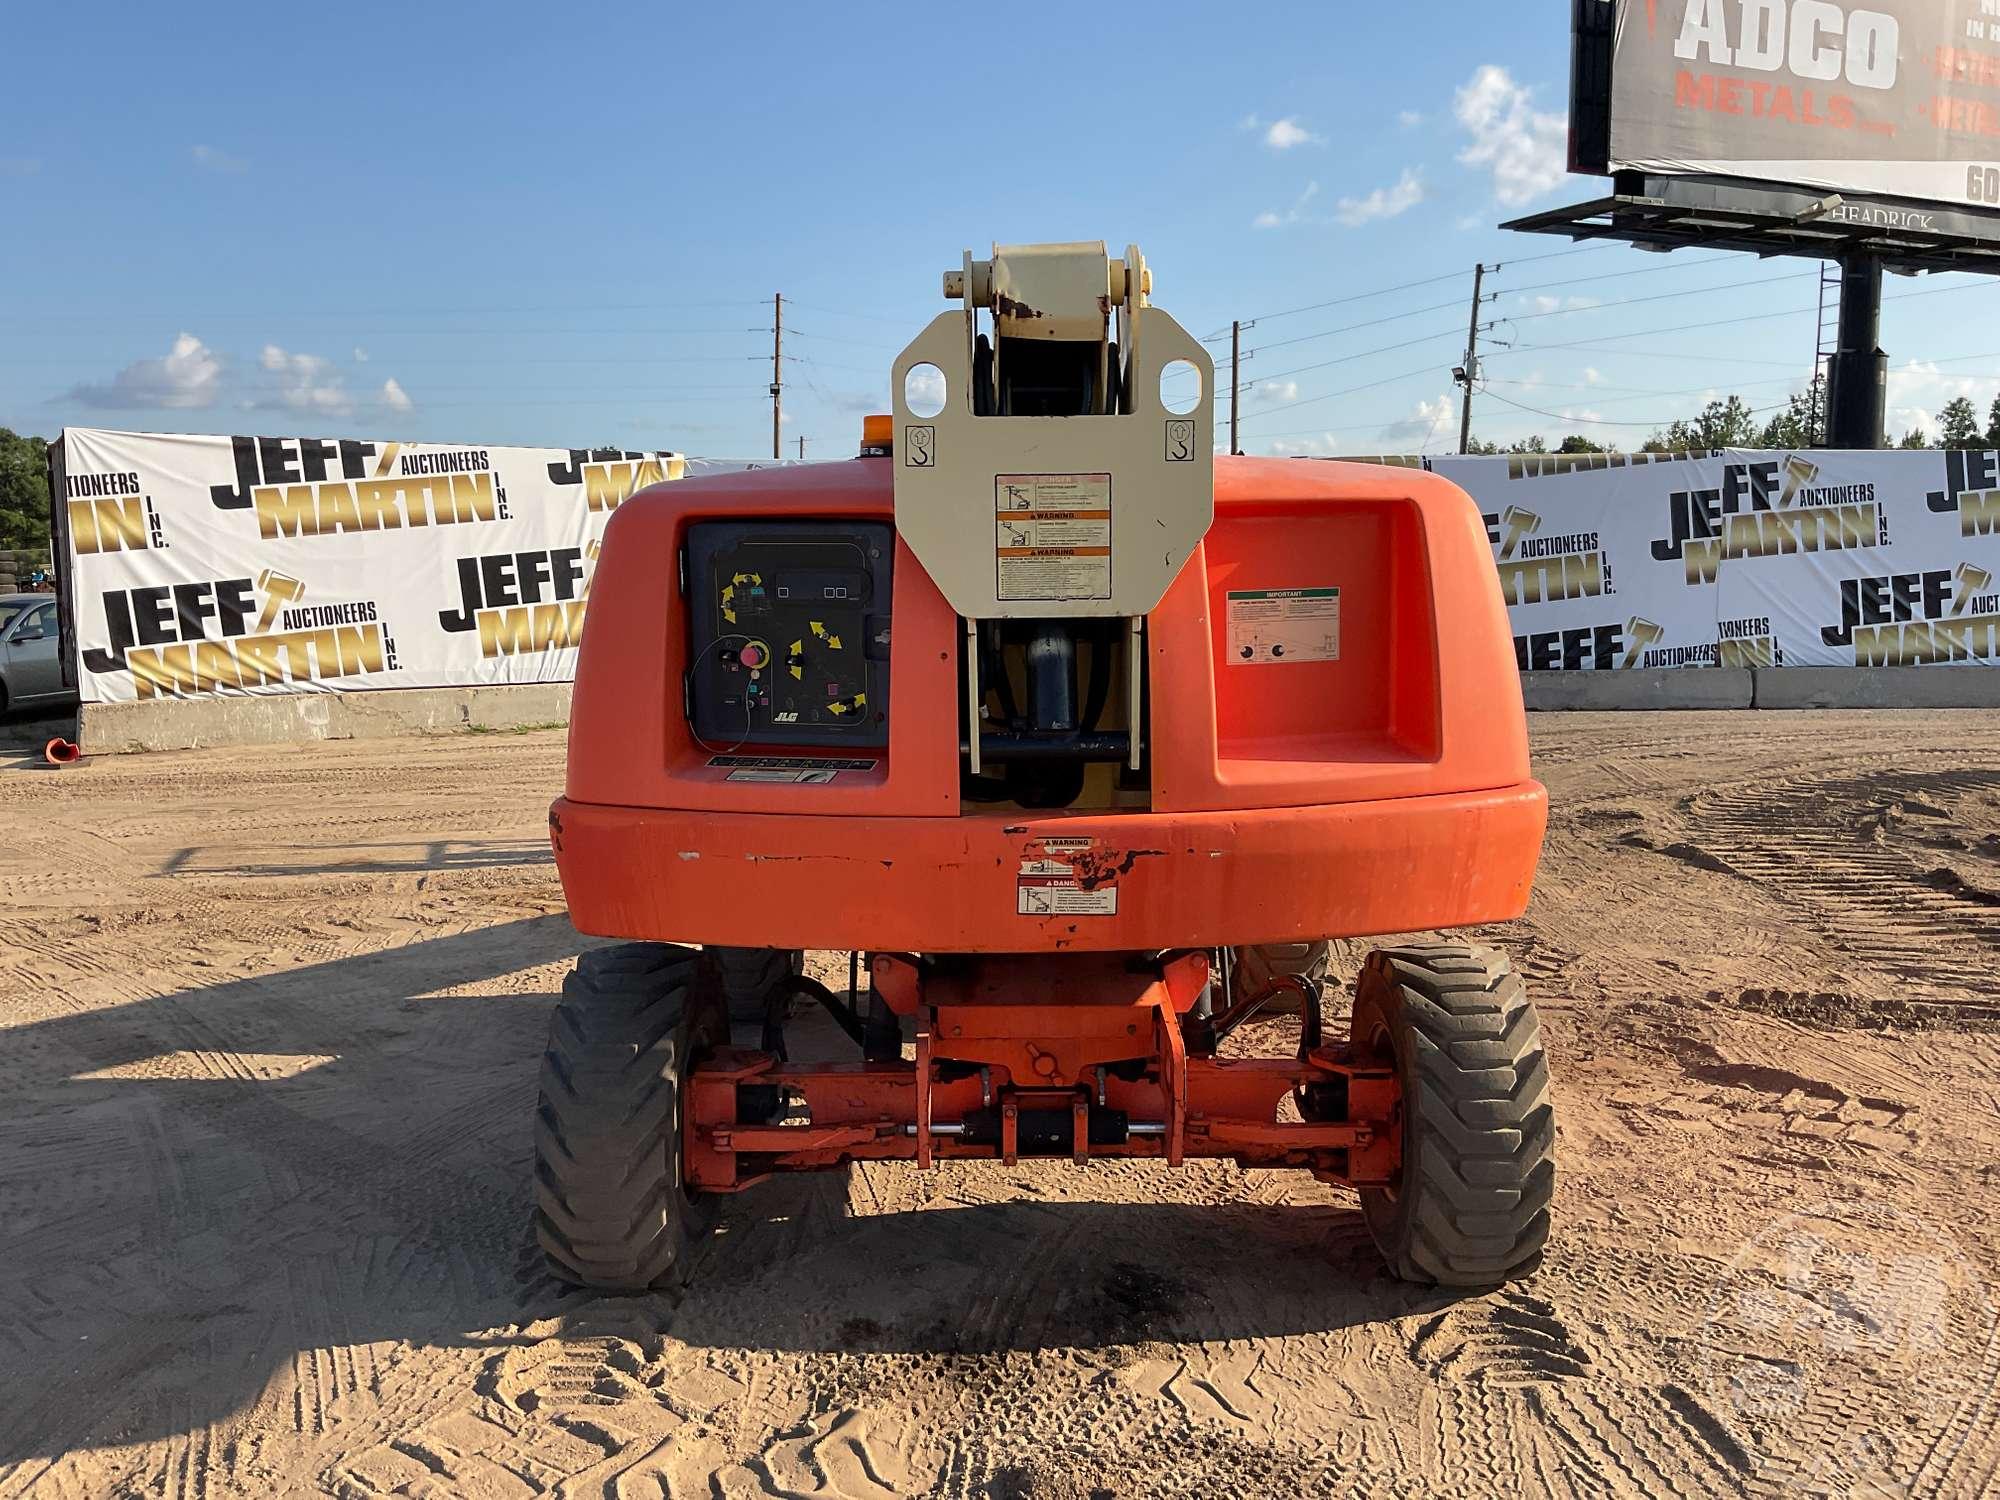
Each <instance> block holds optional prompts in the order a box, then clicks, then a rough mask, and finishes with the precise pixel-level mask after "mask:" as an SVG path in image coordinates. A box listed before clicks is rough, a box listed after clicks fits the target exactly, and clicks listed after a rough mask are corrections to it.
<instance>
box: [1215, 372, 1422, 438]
mask: <svg viewBox="0 0 2000 1500" xmlns="http://www.w3.org/2000/svg"><path fill="white" fill-rule="evenodd" d="M1430 373H1432V367H1431V366H1429V365H1424V366H1423V367H1421V368H1419V369H1415V370H1406V371H1404V372H1403V373H1402V374H1401V375H1391V376H1389V377H1388V378H1387V379H1385V380H1373V381H1370V382H1369V383H1368V384H1367V385H1355V386H1349V387H1348V388H1347V389H1346V390H1344V391H1328V392H1327V393H1326V394H1325V395H1324V396H1312V397H1309V398H1307V399H1306V400H1304V401H1289V402H1287V403H1286V404H1285V405H1283V406H1271V407H1266V408H1265V409H1264V410H1263V411H1260V412H1252V413H1251V414H1250V415H1249V416H1248V417H1246V418H1244V420H1245V421H1246V422H1254V421H1256V420H1257V419H1258V418H1259V417H1273V416H1276V415H1277V414H1278V413H1279V412H1281V411H1290V410H1291V409H1292V408H1293V407H1295V406H1311V405H1313V404H1314V403H1315V402H1318V401H1332V400H1335V399H1337V398H1339V397H1341V396H1358V395H1360V394H1361V393H1362V392H1363V391H1375V390H1380V389H1381V388H1382V387H1383V386H1385V385H1394V384H1396V383H1397V382H1398V381H1401V380H1413V379H1415V378H1416V377H1417V376H1419V375H1428V374H1430ZM1383 425H1386V424H1383ZM1306 430H1308V431H1311V430H1316V429H1306ZM1327 430H1329V431H1331V430H1333V429H1327ZM1260 435H1261V436H1264V437H1272V436H1276V435H1277V434H1273V433H1263V434H1260Z"/></svg>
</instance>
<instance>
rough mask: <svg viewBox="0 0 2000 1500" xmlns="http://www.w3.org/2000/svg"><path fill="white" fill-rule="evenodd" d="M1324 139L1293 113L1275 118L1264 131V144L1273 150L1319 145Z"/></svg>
mask: <svg viewBox="0 0 2000 1500" xmlns="http://www.w3.org/2000/svg"><path fill="white" fill-rule="evenodd" d="M1323 141H1324V138H1323V137H1321V136H1317V135H1314V134H1313V133H1312V132H1311V131H1310V130H1308V129H1306V128H1305V126H1303V125H1301V124H1300V123H1299V122H1298V119H1297V118H1296V117H1295V116H1292V115H1287V116H1286V117H1285V118H1284V119H1282V120H1273V121H1272V122H1271V127H1270V129H1268V130H1266V131H1265V132H1264V144H1265V145H1267V146H1269V147H1270V148H1271V149H1272V150H1273V151H1289V150H1291V149H1292V148H1293V147H1294V146H1318V145H1321V144H1323Z"/></svg>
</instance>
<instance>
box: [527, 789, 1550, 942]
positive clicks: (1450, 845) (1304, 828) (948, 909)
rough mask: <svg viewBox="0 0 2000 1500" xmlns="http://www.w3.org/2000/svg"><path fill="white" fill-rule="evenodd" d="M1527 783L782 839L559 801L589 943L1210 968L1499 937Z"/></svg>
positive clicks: (1527, 819) (779, 821)
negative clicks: (1358, 941)
mask: <svg viewBox="0 0 2000 1500" xmlns="http://www.w3.org/2000/svg"><path fill="white" fill-rule="evenodd" d="M1547 817H1548V795H1547V793H1546V792H1545V791H1544V790H1543V789H1542V787H1541V785H1540V784H1539V783H1537V782H1532V781H1529V782H1523V783H1521V784H1520V785H1517V786H1512V787H1507V788H1503V789H1501V790H1497V791H1489V792H1468V793H1459V794H1454V795H1449V796H1436V797H1403V798H1396V799H1393V800H1388V801H1379V802H1348V803H1335V804H1330V805H1325V806H1318V807H1289V808H1276V809H1256V810H1250V811H1239V812H1227V813H1131V814H1122V815H1101V816H1100V815H1088V814H1071V815H1060V816H1050V817H1021V816H1019V815H1016V816H1015V817H1012V818H1009V817H1004V816H1000V815H986V814H981V815H975V816H970V817H960V818H924V817H886V818H870V817H811V816H807V817H784V816H778V815H772V814H765V813H716V812H683V811H674V810H671V809H663V808H637V807H606V806H601V805H597V804H590V803H578V802H572V801H570V800H569V799H567V798H564V799H561V800H559V801H557V802H556V804H555V805H554V806H553V807H552V808H551V809H550V810H549V835H550V841H551V843H552V844H553V846H554V848H555V853H556V862H557V865H558V867H559V868H560V870H561V872H562V882H563V890H564V893H565V894H566V895H567V897H568V899H569V909H570V916H571V919H572V920H573V921H574V922H575V924H576V926H577V928H578V930H579V931H582V932H586V933H592V934H595V935H597V936H600V937H619V938H635V939H643V940H653V941H662V942H684V943H720V944H727V945H731V946H741V947H770V948H856V949H861V950H864V951H868V952H882V951H888V952H927V953H951V952H959V953H1035V952H1055V951H1104V950H1139V949H1162V948H1207V947H1221V946H1230V945H1235V944H1242V943H1268V942H1282V941H1285V940H1287V939H1293V938H1307V937H1364V936H1368V935H1371V934H1376V933H1386V932H1410V931H1417V930H1421V929H1425V928H1437V927H1465V926H1470V925H1473V924H1475V923H1480V922H1497V921H1506V920H1508V919H1510V918H1513V917H1517V916H1519V915H1520V914H1521V912H1522V910H1523V909H1524V908H1525V907H1526V905H1527V901H1528V892H1529V888H1530V885H1531V884H1532V882H1533V879H1534V873H1535V863H1536V860H1537V858H1538V856H1539V854H1540V851H1541V842H1542V830H1543V826H1544V824H1545V823H1546V821H1547Z"/></svg>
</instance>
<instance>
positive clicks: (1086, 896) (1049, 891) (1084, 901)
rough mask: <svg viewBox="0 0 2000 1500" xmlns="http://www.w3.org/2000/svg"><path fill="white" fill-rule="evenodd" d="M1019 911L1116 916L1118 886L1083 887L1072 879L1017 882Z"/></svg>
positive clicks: (1032, 914)
mask: <svg viewBox="0 0 2000 1500" xmlns="http://www.w3.org/2000/svg"><path fill="white" fill-rule="evenodd" d="M1020 897H1021V905H1020V908H1019V910H1020V914H1021V915H1022V916H1024V917H1115V916H1117V915H1118V887H1117V886H1115V885H1109V886H1106V887H1105V888H1104V889H1103V890H1101V891H1086V890H1084V889H1083V888H1082V887H1081V886H1079V885H1077V884H1076V883H1075V882H1073V881H1072V882H1069V883H1066V884H1065V883H1062V882H1051V883H1050V884H1048V885H1035V884H1031V883H1030V882H1029V881H1028V880H1026V879H1025V878H1024V879H1023V880H1022V881H1021V886H1020Z"/></svg>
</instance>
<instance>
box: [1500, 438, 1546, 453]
mask: <svg viewBox="0 0 2000 1500" xmlns="http://www.w3.org/2000/svg"><path fill="white" fill-rule="evenodd" d="M1507 451H1508V452H1509V453H1546V452H1548V451H1549V445H1548V444H1547V443H1546V442H1545V441H1543V439H1542V435H1541V434H1540V433H1536V434H1535V435H1534V436H1533V437H1525V438H1522V439H1521V440H1520V441H1519V442H1517V443H1509V444H1508V445H1507Z"/></svg>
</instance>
